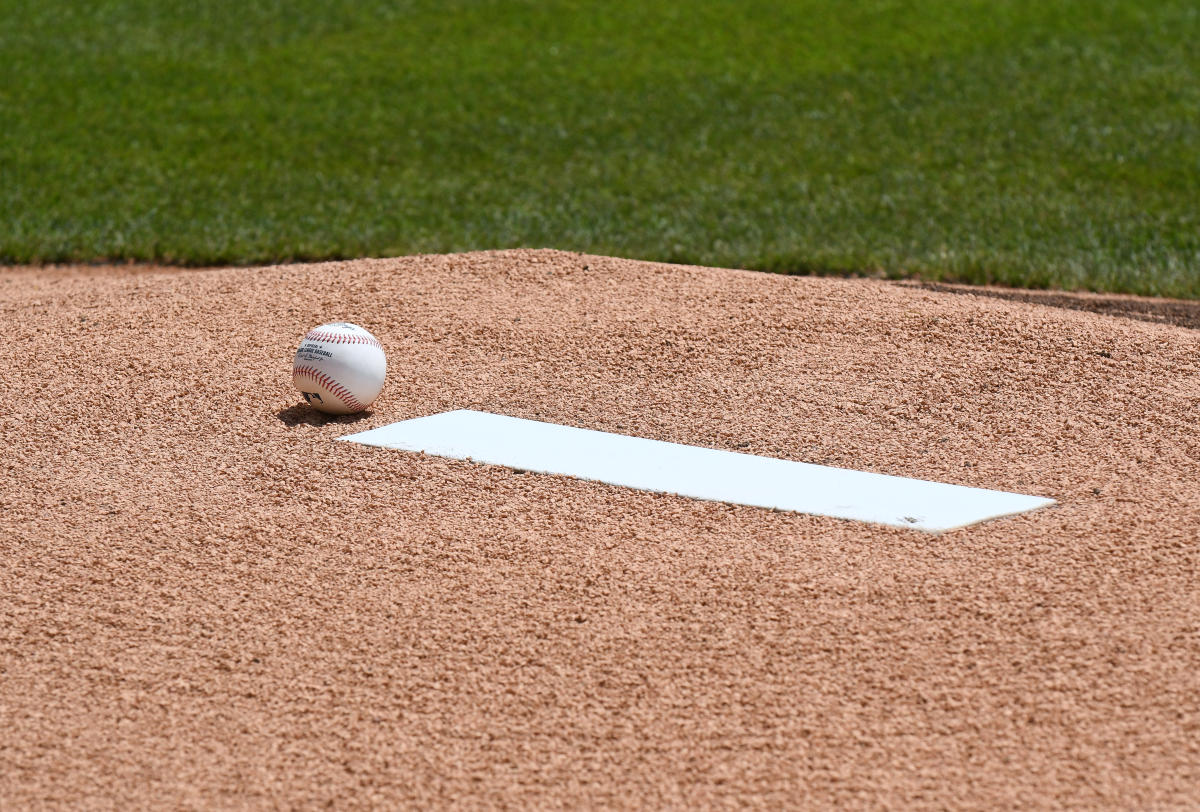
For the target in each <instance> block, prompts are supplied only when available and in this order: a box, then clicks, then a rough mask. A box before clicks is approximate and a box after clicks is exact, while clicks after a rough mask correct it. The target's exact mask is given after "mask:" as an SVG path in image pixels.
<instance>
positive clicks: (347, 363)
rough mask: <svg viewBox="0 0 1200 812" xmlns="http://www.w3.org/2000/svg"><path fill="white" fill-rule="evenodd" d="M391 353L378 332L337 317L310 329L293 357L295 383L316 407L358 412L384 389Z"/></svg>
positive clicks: (331, 412) (344, 412) (351, 412)
mask: <svg viewBox="0 0 1200 812" xmlns="http://www.w3.org/2000/svg"><path fill="white" fill-rule="evenodd" d="M386 375H387V357H386V356H385V355H384V353H383V345H381V344H380V343H379V342H378V341H377V340H376V339H375V336H373V335H371V334H370V333H368V332H367V331H366V330H364V329H363V328H361V327H359V326H358V325H357V324H350V323H349V322H344V321H337V322H333V323H331V324H322V325H321V326H320V327H314V328H313V329H312V330H309V331H308V334H307V335H305V336H304V338H303V339H301V340H300V348H299V349H298V350H296V357H295V359H293V361H292V383H293V384H295V386H296V388H297V389H299V390H300V394H302V395H304V399H305V400H306V401H308V402H309V404H310V405H311V406H312V407H313V408H314V409H319V410H320V411H322V412H326V413H328V414H354V413H355V412H361V411H363V410H364V409H366V408H367V407H368V406H370V405H371V403H372V402H373V401H374V400H375V398H377V397H378V396H379V392H380V390H381V389H383V379H384V377H385V376H386Z"/></svg>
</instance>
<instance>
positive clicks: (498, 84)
mask: <svg viewBox="0 0 1200 812" xmlns="http://www.w3.org/2000/svg"><path fill="white" fill-rule="evenodd" d="M851 6H852V7H851ZM0 14H2V15H3V19H5V20H7V21H8V22H9V24H8V25H6V26H4V27H0V60H2V61H3V64H5V65H6V66H7V68H6V76H5V81H4V82H0V129H2V131H3V133H4V136H3V138H0V260H3V261H7V262H30V261H57V260H91V259H99V258H111V259H126V258H128V259H146V260H159V261H171V262H180V263H195V264H207V263H226V262H233V263H250V262H266V261H274V260H286V259H317V258H327V257H348V256H362V255H387V254H405V253H414V252H424V251H459V250H468V249H476V248H493V247H511V246H518V245H528V246H554V247H560V248H568V249H578V250H586V251H592V252H597V253H604V254H615V255H624V256H631V257H642V258H650V259H663V260H672V261H681V262H694V263H700V264H708V265H721V266H741V267H753V268H763V269H769V270H780V271H860V272H863V271H865V272H873V271H883V272H885V273H888V274H893V275H900V274H911V273H919V274H922V275H925V276H927V277H931V278H945V279H961V280H966V281H975V282H1001V283H1006V284H1015V285H1023V286H1043V285H1053V286H1061V287H1068V288H1076V287H1091V288H1095V289H1100V290H1112V291H1127V292H1138V293H1149V294H1160V295H1173V296H1184V297H1196V296H1200V214H1198V212H1197V206H1196V190H1197V189H1198V188H1200V132H1198V130H1200V50H1197V49H1195V48H1194V47H1192V43H1194V42H1196V41H1200V10H1197V8H1196V7H1195V5H1194V4H1193V3H1189V2H1171V1H1170V0H1165V1H1164V2H1157V3H1153V4H1144V3H1140V2H1120V1H1119V0H1118V1H1114V2H1100V3H1097V2H1082V1H1075V0H1070V1H1064V2H1055V3H1049V4H1047V3H1035V2H1026V1H1025V0H1015V1H1014V2H1006V3H1002V4H994V3H983V2H962V1H961V0H951V1H950V2H928V1H927V0H926V1H922V2H883V1H882V0H875V2H865V3H858V4H840V3H834V2H830V0H822V1H821V2H817V1H816V0H807V1H805V2H790V3H783V2H775V3H768V2H739V3H734V2H717V1H716V0H700V1H699V2H696V3H692V4H687V5H683V4H678V5H676V6H674V7H671V8H659V7H649V4H636V3H631V2H624V0H618V1H617V2H610V3H604V4H590V3H589V4H584V3H571V2H553V1H551V2H536V3H533V2H530V3H519V2H457V3H437V4H435V3H431V2H425V1H424V0H420V1H419V2H417V1H414V2H409V3H379V2H374V3H370V2H367V3H354V2H349V0H341V2H316V0H299V1H298V2H293V3H288V4H281V3H278V2H266V1H265V0H251V1H250V2H240V3H235V2H207V3H200V4H174V3H168V4H163V3H155V2H150V0H140V2H134V1H133V0H111V2H97V1H95V0H93V2H88V3H78V4H76V3H72V4H67V3H65V2H61V0H56V1H55V2H50V3H46V2H41V3H35V2H31V0H20V2H16V1H15V0H0Z"/></svg>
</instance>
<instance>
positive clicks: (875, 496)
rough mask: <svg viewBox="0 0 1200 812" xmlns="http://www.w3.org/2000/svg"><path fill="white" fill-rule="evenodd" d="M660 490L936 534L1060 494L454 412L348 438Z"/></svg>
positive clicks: (1047, 501) (1043, 503)
mask: <svg viewBox="0 0 1200 812" xmlns="http://www.w3.org/2000/svg"><path fill="white" fill-rule="evenodd" d="M340 439H342V440H347V441H350V442H354V443H362V444H364V445H371V446H381V447H384V448H395V449H400V450H403V451H423V452H425V453H426V454H434V455H437V456H440V457H449V458H451V459H458V460H466V459H469V460H472V461H474V462H478V463H489V464H493V465H505V466H508V467H509V468H516V469H520V470H524V471H536V472H539V473H546V474H563V475H565V476H571V477H576V478H578V479H585V480H594V481H598V482H605V483H608V484H610V485H622V486H625V487H629V488H638V489H640V490H646V491H656V492H659V493H671V494H678V495H680V496H688V497H692V498H695V499H708V500H714V501H718V502H730V503H734V504H740V505H751V506H754V507H762V508H773V509H777V510H788V511H797V512H800V513H812V514H815V515H818V516H833V517H836V518H839V519H854V520H857V521H863V522H875V523H878V524H885V525H890V526H892V527H904V528H910V529H916V530H925V531H929V532H933V533H938V532H942V531H945V530H953V529H955V528H959V527H964V526H966V525H970V524H975V523H976V522H982V521H985V520H987V519H994V518H998V517H1000V516H1009V515H1012V514H1014V513H1024V512H1025V511H1029V510H1035V509H1037V508H1040V507H1045V506H1046V505H1051V504H1054V500H1053V499H1043V498H1041V497H1037V496H1023V495H1021V494H1018V493H1006V492H1003V491H992V490H984V489H982V488H968V487H964V486H961V485H947V484H944V483H941V482H929V481H926V480H921V479H908V478H906V477H898V476H887V475H885V474H873V473H868V472H866V471H852V470H849V469H845V468H831V467H828V466H824V465H811V464H809V463H804V462H792V461H790V460H780V459H774V458H772V457H758V456H754V455H751V454H738V453H736V452H733V451H719V450H717V449H712V448H701V447H699V446H691V445H680V444H678V443H664V442H661V441H659V440H648V439H645V438H642V437H628V436H626V435H623V434H609V433H607V432H602V431H591V430H589V429H580V428H573V427H571V426H560V425H557V424H554V423H541V422H538V421H535V420H522V419H520V418H516V417H505V416H503V415H497V414H489V413H488V412H476V411H467V410H463V411H454V412H443V413H442V414H435V415H431V416H429V417H419V418H416V419H414V420H404V421H401V422H399V423H392V424H391V425H388V426H383V427H381V428H377V429H371V430H370V431H364V432H360V433H358V434H351V435H349V436H346V437H342V438H340Z"/></svg>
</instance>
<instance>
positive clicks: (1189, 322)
mask: <svg viewBox="0 0 1200 812" xmlns="http://www.w3.org/2000/svg"><path fill="white" fill-rule="evenodd" d="M901 284H908V285H913V286H915V287H920V288H923V289H925V290H934V291H939V292H942V293H959V294H969V295H971V296H990V297H991V298H993V299H1006V300H1008V301H1012V302H1029V303H1031V304H1040V305H1046V306H1047V307H1062V308H1066V309H1068V310H1084V311H1087V312H1089V313H1101V314H1103V315H1106V316H1120V317H1122V318H1127V319H1138V320H1140V321H1150V322H1154V323H1156V324H1172V325H1175V326H1176V327H1187V328H1190V329H1192V330H1200V300H1197V301H1191V300H1187V299H1153V298H1149V297H1145V296H1126V295H1120V294H1104V293H1071V292H1066V291H1056V290H1012V289H1007V288H982V287H972V286H970V285H952V284H947V283H943V282H907V283H901Z"/></svg>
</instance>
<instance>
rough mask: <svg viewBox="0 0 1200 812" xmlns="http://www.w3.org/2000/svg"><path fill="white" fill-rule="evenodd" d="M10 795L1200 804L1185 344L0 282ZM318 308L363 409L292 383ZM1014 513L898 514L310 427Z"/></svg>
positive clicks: (354, 277)
mask: <svg viewBox="0 0 1200 812" xmlns="http://www.w3.org/2000/svg"><path fill="white" fill-rule="evenodd" d="M0 311H2V312H3V314H4V325H5V326H4V333H5V336H4V338H5V348H6V352H5V358H4V361H3V362H2V363H0V391H2V392H3V394H4V396H5V399H6V404H5V406H6V408H5V410H4V411H3V412H2V413H0V427H2V428H3V438H4V442H5V446H6V447H5V449H4V453H3V455H2V457H0V459H2V460H3V462H2V471H3V484H2V485H0V508H2V510H0V727H2V728H3V730H4V731H5V735H4V736H3V737H0V798H3V799H4V800H5V805H9V806H14V807H18V806H29V805H33V804H36V803H39V802H41V803H50V804H54V805H62V806H71V807H77V806H86V805H94V806H112V805H117V804H120V805H124V806H139V805H147V804H154V805H162V806H200V807H212V806H238V805H254V804H266V803H270V804H272V805H278V806H315V805H318V804H322V803H336V804H338V805H342V806H348V805H380V806H394V805H397V804H412V805H420V806H425V805H430V804H445V803H449V802H455V801H457V802H466V803H469V804H471V805H483V804H488V805H492V804H495V805H500V804H508V805H523V806H531V805H538V806H548V805H568V806H583V805H589V806H594V805H617V806H631V807H648V806H649V807H655V806H668V805H669V806H680V807H697V806H706V805H713V804H738V805H749V804H756V803H757V804H770V805H782V804H785V803H787V804H813V805H852V804H853V805H858V804H883V803H889V804H892V805H901V806H911V805H930V806H953V807H967V806H978V807H987V808H995V807H996V806H1000V805H1020V806H1051V805H1057V804H1060V803H1065V802H1076V803H1079V804H1081V805H1086V806H1115V807H1146V806H1152V805H1162V806H1166V805H1188V804H1195V803H1200V790H1198V789H1197V788H1198V787H1200V744H1198V742H1200V592H1198V591H1197V589H1196V584H1197V574H1198V571H1200V439H1198V428H1200V333H1197V332H1195V331H1191V330H1188V329H1184V328H1183V327H1177V326H1170V325H1164V324H1152V323H1144V322H1139V321H1131V320H1123V319H1118V318H1113V317H1110V316H1104V315H1097V314H1093V313H1085V312H1075V311H1070V310H1062V309H1056V308H1051V307H1045V306H1040V305H1037V304H1033V303H1022V302H1012V301H1004V300H1001V299H997V298H986V297H964V296H961V295H956V294H953V293H944V292H935V291H929V290H923V289H920V288H915V287H907V286H900V285H895V284H889V283H885V282H877V281H871V280H838V279H817V278H786V277H780V276H771V275H765V274H755V273H747V272H739V271H726V270H714V269H706V268H692V267H679V266H668V265H658V264H650V263H640V262H632V261H625V260H619V259H609V258H603V257H595V256H583V255H578V254H568V253H561V252H554V251H509V252H497V253H479V254H469V255H459V256H429V257H411V258H404V259H389V260H370V261H356V262H343V263H329V264H322V265H297V266H283V267H271V268H261V269H225V270H207V271H188V270H158V269H131V270H128V271H122V270H121V269H117V270H114V271H110V272H104V273H87V272H71V271H64V270H63V269H41V270H38V269H32V270H9V271H6V272H4V273H3V274H0ZM335 319H346V320H350V321H353V322H356V323H358V324H362V325H364V326H366V327H367V328H368V329H370V330H371V331H372V332H373V333H374V334H375V335H376V336H377V337H378V338H379V339H380V340H381V341H382V342H383V344H384V346H385V347H386V348H387V350H388V352H389V360H390V375H389V382H388V385H387V387H386V388H385V390H384V393H383V395H382V397H381V398H380V400H379V401H378V403H377V404H376V407H375V410H374V411H373V412H371V413H370V414H368V415H366V416H364V417H361V418H358V419H355V418H338V419H333V420H330V419H326V418H324V417H321V416H317V415H316V414H315V413H313V412H311V411H309V410H308V408H307V407H305V406H303V405H299V404H298V401H299V396H298V395H297V393H295V392H294V391H293V390H292V388H291V382H290V362H291V356H292V353H293V351H294V349H295V347H296V344H297V342H298V341H299V338H300V336H301V335H302V334H303V333H304V332H305V331H306V330H307V329H308V328H310V327H312V326H314V325H317V324H320V323H323V322H327V321H331V320H335ZM456 408H475V409H484V410H487V411H492V412H499V413H503V414H510V415H515V416H518V417H526V418H533V419H538V420H549V421H554V422H558V423H566V424H570V425H576V426H583V427H586V428H594V429H600V430H605V431H615V432H621V433H626V434H637V435H641V436H647V437H653V438H657V439H662V440H669V441H674V442H683V443H692V444H700V445H707V446H712V447H716V448H727V449H734V450H740V451H746V452H749V453H757V454H766V455H772V456H781V457H786V458H789V459H796V460H804V461H809V462H817V463H824V464H829V465H840V466H846V467H852V468H860V469H866V470H871V471H880V472H884V473H892V474H900V475H904V476H913V477H922V478H927V479H934V480H939V481H945V482H954V483H959V484H965V485H975V486H981V487H988V488H999V489H1003V490H1015V491H1020V492H1023V493H1030V494H1037V495H1044V496H1049V497H1053V498H1054V499H1057V500H1058V501H1059V504H1058V505H1057V506H1055V507H1053V508H1049V509H1045V510H1042V511H1038V512H1036V513H1032V514H1028V515H1024V516H1018V517H1013V518H1009V519H1001V520H997V521H994V522H991V523H987V524H984V525H981V526H977V527H972V528H968V529H965V530H961V531H956V532H953V533H948V534H945V535H942V536H930V535H927V534H923V533H919V532H913V531H904V530H895V529H888V528H883V527H875V526H867V525H862V524H856V523H850V522H843V521H838V520H834V519H824V518H818V517H812V516H803V515H794V514H785V513H772V512H769V511H763V510H757V509H752V508H745V507H731V506H727V505H721V504H714V503H706V502H696V501H690V500H687V499H683V498H678V497H670V496H662V495H653V494H648V493H641V492H635V491H629V490H623V489H620V488H615V487H609V486H604V485H599V484H594V483H584V482H577V481H573V480H569V479H565V478H561V477H552V476H540V475H535V474H522V473H516V472H513V471H509V470H507V469H502V468H493V467H484V466H475V465H472V464H469V463H459V462H451V461H447V460H442V459H434V458H429V457H422V456H419V455H412V454H404V453H400V452H389V451H384V450H379V449H369V448H365V447H362V446H357V445H353V444H348V443H334V442H333V439H334V438H335V437H338V436H341V435H343V434H348V433H352V432H354V431H360V430H363V429H366V428H371V427H374V426H379V425H384V424H386V423H390V422H393V421H396V420H401V419H405V418H410V417H415V416H419V415H424V414H431V413H434V412H439V411H444V410H448V409H456Z"/></svg>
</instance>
